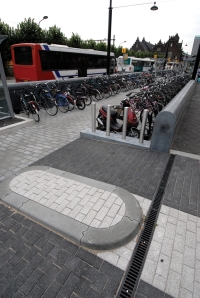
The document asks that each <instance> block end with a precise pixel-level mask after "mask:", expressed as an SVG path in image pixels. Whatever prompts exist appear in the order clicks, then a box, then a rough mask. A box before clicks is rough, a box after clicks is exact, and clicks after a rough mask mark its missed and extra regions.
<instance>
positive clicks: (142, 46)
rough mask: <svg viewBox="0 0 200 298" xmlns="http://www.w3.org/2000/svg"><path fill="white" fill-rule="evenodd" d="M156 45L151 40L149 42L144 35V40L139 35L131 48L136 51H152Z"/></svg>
mask: <svg viewBox="0 0 200 298" xmlns="http://www.w3.org/2000/svg"><path fill="white" fill-rule="evenodd" d="M153 47H154V45H153V44H152V43H150V42H147V41H146V40H145V38H144V37H143V39H142V41H140V40H139V37H138V38H137V39H136V41H135V43H134V44H133V46H132V48H131V50H133V51H134V52H145V53H148V52H152V50H153Z"/></svg>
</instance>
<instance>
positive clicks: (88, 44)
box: [82, 39, 97, 50]
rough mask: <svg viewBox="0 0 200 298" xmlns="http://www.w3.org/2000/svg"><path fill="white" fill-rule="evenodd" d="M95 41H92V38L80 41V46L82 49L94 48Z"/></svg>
mask: <svg viewBox="0 0 200 298" xmlns="http://www.w3.org/2000/svg"><path fill="white" fill-rule="evenodd" d="M96 44H97V43H96V41H94V40H93V39H89V40H86V41H82V48H83V49H93V50H94V49H95V47H96Z"/></svg>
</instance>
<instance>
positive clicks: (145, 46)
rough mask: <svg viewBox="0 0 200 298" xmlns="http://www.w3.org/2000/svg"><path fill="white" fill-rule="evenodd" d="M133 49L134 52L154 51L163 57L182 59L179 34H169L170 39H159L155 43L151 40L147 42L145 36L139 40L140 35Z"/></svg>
mask: <svg viewBox="0 0 200 298" xmlns="http://www.w3.org/2000/svg"><path fill="white" fill-rule="evenodd" d="M131 50H133V51H134V52H136V53H138V52H145V53H148V52H152V53H154V54H157V55H158V54H160V55H162V56H163V57H166V58H168V59H170V60H172V61H174V60H178V61H180V60H182V42H179V36H178V34H176V35H174V36H169V39H168V41H167V42H164V43H163V42H162V41H161V40H159V42H158V43H157V44H155V45H153V44H152V43H150V42H147V41H146V40H145V38H144V37H143V39H142V41H140V40H139V37H138V38H137V40H136V41H135V43H134V44H133V46H132V47H131Z"/></svg>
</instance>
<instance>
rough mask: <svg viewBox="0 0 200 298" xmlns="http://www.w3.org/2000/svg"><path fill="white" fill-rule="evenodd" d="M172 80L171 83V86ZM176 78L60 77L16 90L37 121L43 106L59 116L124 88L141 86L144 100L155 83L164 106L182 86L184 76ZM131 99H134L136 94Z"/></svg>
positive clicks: (50, 113)
mask: <svg viewBox="0 0 200 298" xmlns="http://www.w3.org/2000/svg"><path fill="white" fill-rule="evenodd" d="M170 80H171V82H170V83H171V85H170V87H169V81H170ZM173 80H174V79H170V78H169V77H165V79H163V80H155V77H154V76H153V74H150V73H142V74H137V73H136V74H135V73H132V74H123V75H122V74H117V75H115V76H99V77H91V78H88V79H86V80H81V81H78V82H77V81H76V82H75V83H71V82H70V83H69V82H68V81H67V80H60V81H54V82H50V81H48V82H46V83H37V84H30V85H29V87H28V88H23V89H22V90H15V91H14V92H15V93H17V94H18V95H19V99H20V104H21V109H22V111H23V112H24V113H26V114H27V115H29V114H32V116H33V118H34V119H35V120H36V121H37V122H38V121H39V120H40V114H39V111H40V109H41V108H42V109H44V110H45V111H46V112H47V113H48V114H49V115H51V116H54V115H56V114H57V112H58V110H60V111H61V112H63V113H66V112H67V111H72V110H73V109H74V107H75V106H76V107H77V108H78V109H80V110H83V109H84V108H85V107H86V106H88V105H90V104H91V102H92V101H99V100H101V99H103V98H109V97H110V96H113V95H116V94H118V93H120V92H121V91H129V90H133V89H135V88H140V93H137V96H138V98H139V97H140V98H143V100H144V97H146V98H147V97H148V98H149V96H150V91H151V92H152V90H153V86H154V97H156V98H157V99H158V100H159V102H161V101H162V105H163V106H164V105H165V104H166V103H167V102H169V100H170V99H171V97H173V96H174V94H175V92H176V91H177V89H179V88H180V87H181V86H182V83H183V79H181V77H178V78H177V80H176V82H173ZM152 84H153V85H152ZM145 86H146V87H145ZM181 88H182V87H181ZM161 89H162V90H161ZM129 100H132V101H133V97H131V98H130V99H129ZM134 100H135V98H134ZM131 105H132V104H131ZM154 106H155V104H154Z"/></svg>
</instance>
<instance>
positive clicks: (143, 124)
mask: <svg viewBox="0 0 200 298" xmlns="http://www.w3.org/2000/svg"><path fill="white" fill-rule="evenodd" d="M91 106H92V108H91V112H92V132H93V133H94V132H96V103H95V102H93V103H92V104H91ZM111 107H112V106H111V105H108V106H107V119H106V136H110V118H111ZM147 115H148V110H146V109H145V110H144V116H143V120H142V125H141V131H140V139H139V143H143V142H144V131H145V125H146V121H147ZM127 120H128V107H125V108H124V119H123V130H122V139H123V140H125V139H126V129H127Z"/></svg>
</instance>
